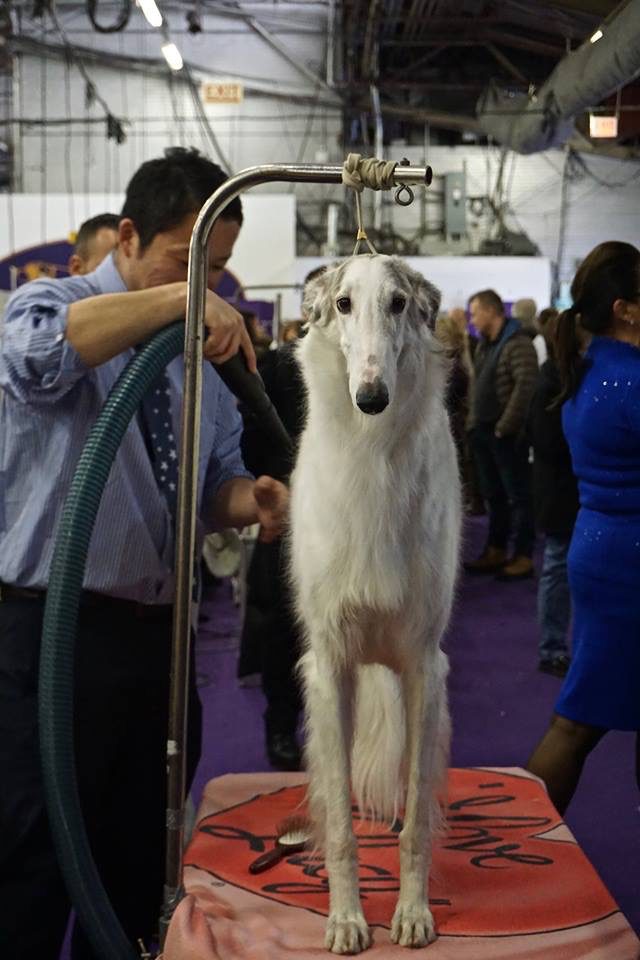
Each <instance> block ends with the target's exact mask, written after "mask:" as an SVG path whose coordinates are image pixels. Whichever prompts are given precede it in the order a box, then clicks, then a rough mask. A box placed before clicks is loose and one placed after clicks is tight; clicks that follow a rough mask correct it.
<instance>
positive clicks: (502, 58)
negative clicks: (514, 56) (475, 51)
mask: <svg viewBox="0 0 640 960" xmlns="http://www.w3.org/2000/svg"><path fill="white" fill-rule="evenodd" d="M487 50H488V51H489V53H490V54H491V56H492V57H494V58H495V59H496V60H497V61H498V63H499V64H500V65H501V66H503V67H504V68H505V70H506V71H507V73H510V74H511V76H512V77H515V78H516V80H519V81H520V83H523V84H524V85H525V86H527V84H528V82H529V80H528V78H527V77H525V75H524V73H522V72H521V71H520V70H518V68H517V67H516V65H515V63H513V61H511V60H510V59H509V57H508V56H507V55H506V53H503V52H502V50H499V49H498V47H496V46H495V44H493V43H488V44H487Z"/></svg>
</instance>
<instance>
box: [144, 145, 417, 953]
mask: <svg viewBox="0 0 640 960" xmlns="http://www.w3.org/2000/svg"><path fill="white" fill-rule="evenodd" d="M393 179H394V185H395V186H400V185H402V184H426V185H428V184H429V183H430V182H431V169H430V167H410V166H407V167H402V166H398V167H396V170H395V172H394V175H393ZM262 183H335V184H340V183H342V166H340V165H337V164H336V165H325V164H286V163H271V164H264V165H263V166H259V167H249V168H248V169H247V170H243V171H242V172H241V173H238V174H236V175H235V176H233V177H230V178H229V180H227V181H226V182H225V183H224V184H223V185H222V186H221V187H220V188H219V189H218V190H216V192H215V193H214V194H213V195H212V196H211V197H209V199H208V200H207V202H206V203H205V204H204V206H203V207H202V210H201V211H200V214H199V216H198V219H197V220H196V223H195V226H194V228H193V233H192V235H191V245H190V247H189V272H188V291H187V316H186V327H185V344H184V398H183V405H182V436H181V440H180V461H179V463H180V474H179V480H178V504H177V515H176V552H175V579H176V590H175V602H174V611H173V650H172V657H171V687H170V693H169V732H168V738H167V778H168V779H167V854H166V874H165V888H164V904H163V913H162V917H161V920H160V932H161V939H162V942H163V943H164V938H165V935H166V931H167V928H168V926H169V923H170V920H171V916H172V914H173V911H174V909H175V907H176V906H177V904H178V903H179V901H180V899H181V898H182V896H183V892H184V891H183V889H182V849H183V833H184V830H183V814H182V811H183V807H184V799H185V792H186V791H185V786H186V763H185V761H186V720H187V697H188V693H187V691H188V681H189V649H190V643H191V627H192V623H191V616H192V608H191V602H192V592H193V571H194V560H195V553H196V507H197V487H198V464H199V460H200V409H201V403H202V363H203V334H204V327H203V324H204V312H205V301H206V291H207V258H208V247H209V237H210V235H211V229H212V227H213V224H214V222H215V220H216V219H217V217H219V216H220V214H221V213H222V212H223V210H224V209H225V207H226V206H227V205H228V204H229V203H231V201H232V200H233V199H235V197H237V196H238V195H239V194H240V193H242V192H243V191H244V190H248V189H249V188H250V187H255V186H257V185H258V184H262Z"/></svg>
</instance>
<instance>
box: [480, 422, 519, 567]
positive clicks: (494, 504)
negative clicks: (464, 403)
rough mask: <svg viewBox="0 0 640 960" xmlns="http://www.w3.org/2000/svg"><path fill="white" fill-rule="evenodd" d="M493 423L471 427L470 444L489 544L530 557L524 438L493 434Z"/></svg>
mask: <svg viewBox="0 0 640 960" xmlns="http://www.w3.org/2000/svg"><path fill="white" fill-rule="evenodd" d="M494 429H495V427H494V425H493V424H481V425H479V426H477V427H474V429H473V430H472V431H471V434H470V438H471V446H472V449H473V457H474V462H475V465H476V471H477V475H478V482H479V485H480V490H481V492H482V496H483V497H484V499H485V501H486V505H487V509H488V511H489V545H490V546H492V547H500V548H501V549H505V550H506V548H507V545H508V542H509V536H510V534H513V537H514V553H515V554H516V555H520V556H525V557H530V556H531V554H532V553H533V544H534V540H535V527H534V522H533V504H532V498H531V467H530V464H529V444H528V442H527V441H526V439H524V438H518V437H500V438H498V437H496V436H495V433H494Z"/></svg>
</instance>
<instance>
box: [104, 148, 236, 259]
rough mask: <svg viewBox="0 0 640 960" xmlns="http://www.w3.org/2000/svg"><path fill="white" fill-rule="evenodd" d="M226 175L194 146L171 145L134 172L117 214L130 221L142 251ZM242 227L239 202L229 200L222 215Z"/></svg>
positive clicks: (194, 209)
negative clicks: (187, 148) (188, 148)
mask: <svg viewBox="0 0 640 960" xmlns="http://www.w3.org/2000/svg"><path fill="white" fill-rule="evenodd" d="M228 179H229V178H228V175H227V174H226V173H225V172H224V170H222V168H221V167H219V166H218V165H217V164H216V163H213V162H212V161H211V160H207V158H206V157H203V156H202V154H201V153H199V152H198V150H196V149H195V148H192V149H190V150H186V149H185V148H184V147H170V148H169V149H168V150H165V152H164V157H158V158H157V159H156V160H147V162H146V163H143V164H142V166H141V167H139V169H138V170H136V172H135V173H134V175H133V177H132V178H131V180H130V181H129V185H128V187H127V194H126V197H125V201H124V206H123V208H122V213H121V214H120V218H121V219H123V220H124V219H125V217H126V218H128V219H130V220H133V223H134V224H135V228H136V230H137V232H138V235H139V237H140V245H141V247H142V249H143V250H144V249H145V247H148V246H149V244H150V243H151V241H152V240H153V238H154V237H155V236H156V234H158V233H163V232H164V231H165V230H171V228H172V227H175V226H177V224H179V223H180V222H181V221H182V220H184V218H185V217H186V216H187V214H189V213H197V212H199V210H200V208H201V207H202V205H203V204H204V202H205V201H206V200H208V199H209V197H210V196H211V194H212V193H214V192H215V191H216V190H217V189H218V187H220V186H222V184H223V183H224V182H225V181H226V180H228ZM221 218H222V219H223V220H233V221H235V222H236V223H238V224H240V226H242V204H241V203H240V199H239V197H236V198H235V200H232V201H231V203H230V204H229V205H228V206H227V207H226V208H225V210H224V212H223V213H222V214H221Z"/></svg>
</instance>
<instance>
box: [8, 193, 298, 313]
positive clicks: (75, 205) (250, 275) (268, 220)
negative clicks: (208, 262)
mask: <svg viewBox="0 0 640 960" xmlns="http://www.w3.org/2000/svg"><path fill="white" fill-rule="evenodd" d="M122 200H123V197H122V195H121V194H82V195H78V196H74V197H71V196H70V195H67V194H49V195H47V196H41V195H39V194H13V195H12V194H0V257H6V256H7V255H8V254H9V253H12V252H13V251H16V250H21V249H24V248H25V247H32V246H36V245H38V244H40V243H45V242H49V241H53V240H65V239H67V238H68V236H69V234H70V233H71V232H72V231H73V230H77V228H78V226H79V225H80V222H81V221H82V220H85V219H86V218H87V217H91V216H94V215H95V214H98V213H105V212H109V211H115V212H117V211H119V210H120V208H121V206H122ZM242 203H243V208H244V227H243V229H242V231H241V233H240V237H239V239H238V242H237V243H236V247H235V250H234V254H233V257H232V259H231V260H230V262H229V269H230V270H232V271H233V272H234V273H235V274H236V275H237V276H238V278H239V279H240V280H241V281H242V282H244V283H247V284H255V283H268V284H272V283H285V284H287V283H290V282H292V281H291V277H292V268H293V263H294V259H295V197H293V196H291V195H290V194H286V195H268V196H252V195H251V194H248V195H244V196H243V198H242ZM254 299H255V298H254Z"/></svg>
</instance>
